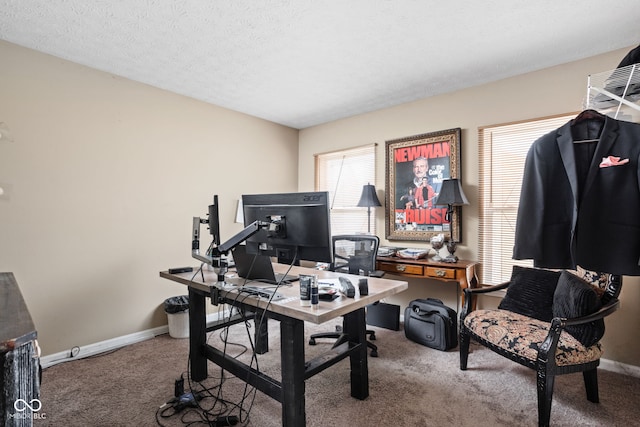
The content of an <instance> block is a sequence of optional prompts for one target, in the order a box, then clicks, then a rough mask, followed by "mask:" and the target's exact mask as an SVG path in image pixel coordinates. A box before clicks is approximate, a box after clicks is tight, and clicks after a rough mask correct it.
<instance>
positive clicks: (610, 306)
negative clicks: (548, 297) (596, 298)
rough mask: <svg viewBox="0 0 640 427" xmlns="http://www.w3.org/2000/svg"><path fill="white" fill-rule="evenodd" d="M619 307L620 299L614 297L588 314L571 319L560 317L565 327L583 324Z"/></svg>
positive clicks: (602, 316)
mask: <svg viewBox="0 0 640 427" xmlns="http://www.w3.org/2000/svg"><path fill="white" fill-rule="evenodd" d="M618 308H620V300H618V299H614V300H611V301H609V302H608V303H607V304H605V305H603V306H602V307H601V308H600V310H598V311H596V312H594V313H591V314H588V315H586V316H581V317H574V318H571V319H566V318H562V317H559V318H558V319H560V322H561V324H562V328H565V327H566V326H573V325H581V324H583V323H589V322H593V321H594V320H599V319H603V318H605V317H607V316H608V315H610V314H611V313H613V312H614V311H616V310H617V309H618Z"/></svg>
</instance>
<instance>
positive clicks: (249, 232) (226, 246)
mask: <svg viewBox="0 0 640 427" xmlns="http://www.w3.org/2000/svg"><path fill="white" fill-rule="evenodd" d="M208 223H209V221H208V220H207V219H202V218H200V217H197V216H194V217H193V232H192V235H191V236H192V237H191V256H192V257H193V258H195V259H197V260H199V261H202V262H204V263H205V264H209V265H211V266H213V267H219V266H220V265H219V262H220V257H221V256H222V255H226V254H227V253H228V252H229V251H230V250H231V249H233V248H235V247H236V246H238V245H239V244H240V243H242V242H244V241H245V240H247V239H248V238H249V237H251V236H253V235H254V234H256V233H257V232H258V231H260V229H261V228H269V227H270V226H271V223H269V222H264V221H254V222H252V223H251V224H249V225H248V226H247V227H245V228H244V229H243V230H242V231H240V232H239V233H238V234H236V235H235V236H233V237H231V238H230V239H229V240H227V241H226V242H224V243H222V244H220V245H218V246H214V247H212V248H211V249H210V250H209V251H207V254H206V255H202V254H200V224H208Z"/></svg>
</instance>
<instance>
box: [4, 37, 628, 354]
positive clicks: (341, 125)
mask: <svg viewBox="0 0 640 427" xmlns="http://www.w3.org/2000/svg"><path fill="white" fill-rule="evenodd" d="M627 51H628V49H623V50H620V51H616V52H612V53H610V54H607V55H602V56H598V57H595V58H591V59H589V60H585V61H579V62H575V63H571V64H567V65H564V66H560V67H555V68H551V69H547V70H542V71H540V72H536V73H531V74H527V75H523V76H519V77H516V78H512V79H507V80H503V81H500V82H497V83H492V84H487V85H483V86H478V87H474V88H471V89H466V90H462V91H459V92H456V93H453V94H448V95H443V96H437V97H433V98H429V99H425V100H421V101H417V102H413V103H409V104H405V105H401V106H398V107H395V108H390V109H385V110H381V111H377V112H373V113H370V114H364V115H360V116H357V117H353V118H349V119H345V120H339V121H336V122H332V123H329V124H326V125H321V126H316V127H313V128H309V129H305V130H303V131H301V132H300V134H298V131H296V130H293V129H290V128H286V127H283V126H279V125H276V124H273V123H269V122H267V121H264V120H260V119H256V118H253V117H250V116H247V115H243V114H239V113H236V112H232V111H229V110H226V109H223V108H219V107H216V106H212V105H208V104H205V103H202V102H198V101H194V100H192V99H189V98H185V97H181V96H178V95H174V94H171V93H168V92H165V91H162V90H158V89H155V88H151V87H148V86H145V85H141V84H138V83H134V82H131V81H129V80H126V79H122V78H119V77H116V76H113V75H110V74H106V73H102V72H99V71H96V70H92V69H89V68H86V67H83V66H80V65H77V64H73V63H70V62H67V61H64V60H60V59H57V58H53V57H50V56H47V55H43V54H40V53H36V52H33V51H30V50H27V49H23V48H21V47H17V46H15V45H12V44H9V43H5V42H0V57H2V58H3V60H2V64H3V65H2V67H0V82H1V84H0V122H4V123H6V124H7V125H8V126H9V128H10V129H11V131H12V133H13V135H14V139H15V142H12V143H6V142H0V186H1V187H3V188H4V189H5V191H6V194H5V195H4V196H0V271H12V272H14V274H15V275H16V278H17V280H18V283H19V285H20V288H21V290H22V292H23V295H24V297H25V299H26V301H27V305H28V307H29V310H30V312H31V313H32V316H33V318H34V321H35V323H36V326H37V328H38V333H39V339H40V344H41V345H42V348H43V354H45V355H47V354H53V353H57V352H59V351H64V350H68V349H70V348H71V347H73V346H83V345H87V344H92V343H96V342H100V341H102V340H106V339H110V338H115V337H118V336H122V335H126V334H129V333H133V332H138V331H142V330H146V329H149V328H152V327H155V326H160V325H163V324H166V316H165V314H164V312H163V310H162V307H161V304H162V301H164V299H165V298H167V297H169V296H173V295H180V294H183V293H185V289H184V288H183V287H182V286H180V285H177V284H172V283H171V282H168V281H165V280H161V279H160V278H159V277H158V271H160V270H162V269H166V268H168V267H172V266H182V265H192V264H194V262H193V260H192V259H191V257H190V255H189V248H190V231H191V217H192V216H204V215H205V213H206V206H207V205H208V204H209V203H210V202H211V198H212V195H213V194H218V195H219V196H220V204H221V216H222V218H221V225H222V232H223V239H224V238H228V237H230V236H231V235H232V234H234V233H235V232H237V231H239V229H240V226H239V225H238V224H234V223H233V218H234V215H235V203H236V200H237V199H238V197H239V195H240V194H242V193H248V192H270V191H295V190H297V189H299V190H301V191H306V190H311V189H313V154H314V153H317V152H326V151H331V150H334V149H339V148H345V147H353V146H359V145H363V144H368V143H371V142H377V143H378V144H379V145H378V148H377V156H378V158H377V168H376V182H375V183H376V187H377V188H378V189H379V191H380V194H382V190H383V189H384V176H385V159H384V141H385V140H389V139H393V138H398V137H402V136H409V135H414V134H418V133H423V132H430V131H435V130H441V129H448V128H453V127H461V128H462V129H463V135H462V174H463V175H462V177H463V184H464V188H465V192H466V194H467V196H468V197H469V199H470V202H471V205H470V206H468V207H465V208H464V218H463V227H464V228H463V232H464V236H463V238H464V241H463V243H462V245H461V247H460V249H459V252H458V253H459V255H460V256H462V257H463V258H467V259H474V258H475V257H476V256H477V246H478V242H477V240H478V239H477V232H476V230H477V218H478V214H477V206H478V203H477V194H476V190H477V181H478V168H477V161H476V159H477V156H478V150H477V136H476V132H477V128H478V126H482V125H489V124H495V123H504V122H509V121H515V120H524V119H530V118H534V117H541V116H547V115H553V114H560V113H567V112H571V111H578V110H580V109H581V108H582V101H583V98H584V97H585V94H586V80H587V75H588V74H590V73H597V72H601V71H605V70H608V69H611V68H614V67H615V65H616V64H617V63H618V62H619V60H620V59H621V58H622V57H623V56H624V54H626V52H627ZM298 140H299V143H298ZM296 164H297V169H296ZM274 165H277V168H274ZM274 169H276V170H277V171H278V172H277V173H276V174H273V173H271V170H274ZM256 178H258V179H256ZM381 200H384V198H381ZM375 214H376V224H377V227H378V230H379V232H378V235H379V236H383V235H384V212H383V209H378V210H376V213H375ZM203 232H204V233H205V236H206V237H205V238H203V245H205V244H207V243H208V241H206V240H207V238H208V235H206V231H205V230H204V227H203ZM384 243H385V244H394V243H397V242H384ZM411 245H412V246H420V245H419V244H418V243H415V244H414V243H412V244H411ZM423 246H426V245H423ZM454 288H455V287H454V286H453V285H449V284H440V283H439V282H427V281H412V282H411V284H410V288H409V290H408V291H406V292H405V293H403V294H401V295H399V296H398V297H396V298H393V299H391V300H390V301H391V302H395V303H398V304H401V305H402V306H403V307H404V306H406V304H407V303H408V302H409V301H410V300H411V299H413V298H415V297H419V296H432V297H439V298H441V299H443V300H445V302H447V303H449V304H450V305H455V299H456V292H455V289H454ZM622 300H623V301H622V302H623V306H622V309H621V310H620V311H619V312H618V313H616V314H614V315H613V316H612V317H610V318H609V320H608V321H607V328H608V332H607V336H606V338H605V347H606V351H607V352H606V356H605V357H606V358H608V359H611V360H616V361H619V362H622V363H627V364H632V365H636V366H638V365H640V343H638V342H637V341H634V340H631V339H628V337H627V335H626V334H625V333H624V332H625V331H628V330H631V331H635V330H637V329H638V327H640V314H639V312H638V310H637V309H636V308H635V307H638V305H639V304H640V286H638V279H635V278H625V288H624V290H623V295H622Z"/></svg>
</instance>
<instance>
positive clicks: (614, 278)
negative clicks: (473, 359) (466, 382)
mask: <svg viewBox="0 0 640 427" xmlns="http://www.w3.org/2000/svg"><path fill="white" fill-rule="evenodd" d="M510 283H511V282H506V283H502V284H500V285H496V286H490V287H485V288H466V289H464V293H465V303H464V307H463V309H462V313H461V314H460V369H461V370H463V371H465V370H467V361H468V357H469V343H470V339H471V338H473V339H474V341H476V342H478V343H479V344H481V345H483V346H485V347H487V348H489V349H490V350H492V351H494V352H496V353H498V354H500V355H502V356H504V357H506V358H508V359H510V360H513V361H514V362H516V363H519V364H520V365H523V366H526V367H528V368H531V369H533V370H535V371H536V386H537V391H538V425H539V426H540V427H546V426H548V425H549V422H550V417H551V402H552V398H553V385H554V382H555V377H556V375H563V374H570V373H575V372H582V375H583V377H584V384H585V388H586V392H587V399H588V400H589V401H591V402H594V403H598V402H599V396H598V376H597V367H598V365H599V364H600V359H597V360H594V361H591V362H588V363H582V364H575V365H566V366H558V365H556V358H555V354H556V349H557V346H558V340H559V339H560V334H561V333H562V331H563V330H564V329H565V328H566V327H567V326H573V325H581V324H585V323H589V322H593V321H594V320H598V319H603V318H604V317H606V316H608V315H610V314H611V313H613V312H614V311H616V310H617V309H618V308H619V306H620V301H619V300H618V296H619V295H620V291H621V288H622V277H621V276H619V275H610V280H609V283H608V284H607V285H606V287H605V289H604V294H603V295H602V297H601V300H602V304H603V305H602V307H601V308H600V310H598V311H596V312H595V313H592V314H590V315H587V316H582V317H577V318H572V319H566V318H561V317H556V318H554V319H553V320H552V321H551V323H550V327H549V332H548V334H547V337H546V339H545V340H544V341H543V343H542V344H541V345H540V348H539V350H538V356H537V359H536V360H535V361H532V360H530V359H528V358H526V357H523V356H519V355H517V354H514V353H512V352H509V351H507V350H505V349H503V348H501V347H498V346H496V345H494V344H493V343H490V342H488V341H486V340H485V339H483V338H482V337H480V336H478V335H476V334H475V333H474V332H473V331H471V330H469V329H468V328H467V327H466V326H465V324H464V319H465V318H466V317H467V315H468V314H469V313H471V311H472V310H473V307H475V306H476V304H475V299H476V298H477V296H478V295H482V294H487V293H490V292H495V291H499V290H503V289H505V290H506V289H507V288H508V287H509V285H510Z"/></svg>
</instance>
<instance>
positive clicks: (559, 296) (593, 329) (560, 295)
mask: <svg viewBox="0 0 640 427" xmlns="http://www.w3.org/2000/svg"><path fill="white" fill-rule="evenodd" d="M600 307H602V302H601V301H600V297H599V296H598V293H597V292H596V290H595V289H594V287H593V285H591V284H590V283H588V282H585V281H584V280H582V279H581V278H579V277H578V276H575V275H573V274H571V273H569V272H568V271H563V272H562V274H561V275H560V279H559V280H558V287H557V288H556V292H555V294H554V295H553V316H554V317H563V318H567V319H571V318H574V317H581V316H586V315H588V314H591V313H594V312H596V311H598V310H599V309H600ZM565 330H566V331H567V332H568V333H570V334H571V335H573V336H574V337H575V338H576V339H577V340H578V341H580V342H581V343H582V344H584V345H585V346H587V347H589V346H592V345H593V344H595V343H597V342H598V341H600V338H602V336H603V335H604V319H599V320H596V321H593V322H590V323H585V324H583V325H576V326H567V327H566V329H565Z"/></svg>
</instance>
